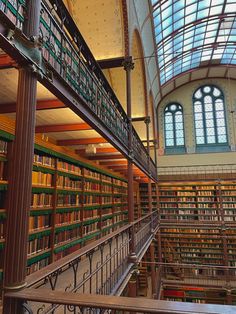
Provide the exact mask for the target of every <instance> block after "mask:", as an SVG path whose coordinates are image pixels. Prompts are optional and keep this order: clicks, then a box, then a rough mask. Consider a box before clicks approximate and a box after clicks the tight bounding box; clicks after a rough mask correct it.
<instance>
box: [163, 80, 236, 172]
mask: <svg viewBox="0 0 236 314" xmlns="http://www.w3.org/2000/svg"><path fill="white" fill-rule="evenodd" d="M204 84H212V85H216V86H218V87H219V88H220V89H221V90H222V91H223V93H224V96H225V109H226V121H227V131H228V141H229V150H230V151H229V152H219V153H196V152H195V147H196V144H195V130H194V121H193V105H192V95H193V93H194V92H195V90H196V89H197V88H198V87H200V86H202V85H204ZM170 102H178V103H179V104H181V105H182V106H183V110H184V128H185V146H186V154H178V155H165V153H164V148H165V147H164V146H165V143H164V116H163V111H164V108H165V106H166V105H167V104H169V103H170ZM158 127H159V130H158V134H159V149H158V166H159V167H168V166H170V167H176V166H198V165H200V166H205V165H216V164H220V165H223V164H233V163H234V164H236V152H235V151H236V81H234V80H231V81H229V80H227V79H205V80H198V81H195V82H192V83H189V84H188V85H185V86H182V87H180V88H178V89H176V90H174V91H173V92H172V93H170V94H169V95H167V96H166V97H165V98H164V99H163V100H162V102H161V103H160V104H159V107H158ZM186 157H187V158H186Z"/></svg>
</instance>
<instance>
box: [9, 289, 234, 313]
mask: <svg viewBox="0 0 236 314" xmlns="http://www.w3.org/2000/svg"><path fill="white" fill-rule="evenodd" d="M5 297H6V298H17V299H20V300H27V301H35V302H43V303H51V304H60V305H70V306H78V307H81V306H82V307H88V308H99V309H100V308H102V309H111V310H120V311H130V312H141V313H158V314H183V313H185V314H222V313H224V314H235V307H234V306H229V305H215V304H214V305H213V304H195V303H187V302H185V303H183V302H170V301H159V300H152V299H146V298H145V299H144V298H136V299H135V302H134V299H133V298H127V297H115V296H107V295H91V294H77V293H69V292H62V291H51V290H46V289H44V290H35V289H24V290H22V291H20V292H15V293H14V292H8V293H6V294H5Z"/></svg>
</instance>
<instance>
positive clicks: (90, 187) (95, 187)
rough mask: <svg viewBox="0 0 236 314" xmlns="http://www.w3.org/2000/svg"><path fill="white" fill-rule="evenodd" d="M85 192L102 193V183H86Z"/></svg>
mask: <svg viewBox="0 0 236 314" xmlns="http://www.w3.org/2000/svg"><path fill="white" fill-rule="evenodd" d="M84 190H85V191H97V192H99V191H100V183H96V182H91V181H85V182H84Z"/></svg>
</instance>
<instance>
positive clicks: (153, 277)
mask: <svg viewBox="0 0 236 314" xmlns="http://www.w3.org/2000/svg"><path fill="white" fill-rule="evenodd" d="M150 258H151V281H152V295H153V298H154V299H155V295H156V292H157V289H156V287H157V280H158V279H157V274H156V267H155V262H156V259H155V244H154V243H153V242H152V243H151V245H150Z"/></svg>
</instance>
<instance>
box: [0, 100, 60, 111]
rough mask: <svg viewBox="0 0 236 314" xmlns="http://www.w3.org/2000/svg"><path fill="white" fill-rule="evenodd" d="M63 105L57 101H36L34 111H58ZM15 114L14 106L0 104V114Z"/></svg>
mask: <svg viewBox="0 0 236 314" xmlns="http://www.w3.org/2000/svg"><path fill="white" fill-rule="evenodd" d="M60 108H65V105H64V104H63V103H62V102H61V101H60V100H58V99H48V100H38V101H37V107H36V110H47V109H60ZM13 112H16V104H15V103H9V104H0V114H3V113H13Z"/></svg>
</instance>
